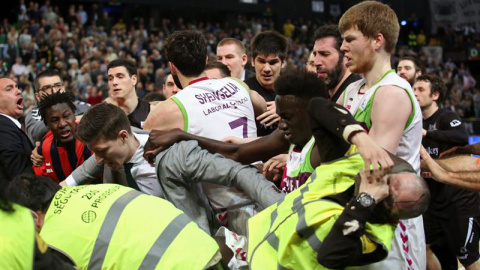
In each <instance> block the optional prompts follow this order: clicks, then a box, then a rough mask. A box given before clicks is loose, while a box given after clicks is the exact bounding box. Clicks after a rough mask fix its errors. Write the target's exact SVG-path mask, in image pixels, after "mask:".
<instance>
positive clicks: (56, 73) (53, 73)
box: [33, 68, 63, 92]
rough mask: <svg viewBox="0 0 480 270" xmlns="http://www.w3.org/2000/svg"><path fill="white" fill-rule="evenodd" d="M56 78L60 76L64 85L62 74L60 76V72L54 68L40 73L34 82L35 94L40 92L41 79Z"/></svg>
mask: <svg viewBox="0 0 480 270" xmlns="http://www.w3.org/2000/svg"><path fill="white" fill-rule="evenodd" d="M54 76H58V77H59V78H60V82H62V83H63V79H62V74H60V71H58V70H56V69H54V68H50V69H46V70H44V71H42V72H40V73H38V75H37V77H36V78H35V81H34V82H33V84H34V85H35V92H38V91H40V83H39V80H40V79H41V78H45V77H54Z"/></svg>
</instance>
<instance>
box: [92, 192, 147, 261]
mask: <svg viewBox="0 0 480 270" xmlns="http://www.w3.org/2000/svg"><path fill="white" fill-rule="evenodd" d="M140 194H141V193H140V192H137V191H135V190H131V191H129V192H127V193H125V194H123V195H122V197H120V198H118V199H117V200H116V201H115V202H114V203H113V204H112V206H111V207H110V209H108V213H107V216H106V217H105V220H104V221H103V224H102V228H101V229H100V233H99V234H98V236H97V240H96V241H95V245H94V246H93V250H92V255H91V257H90V262H89V263H88V269H100V268H102V265H103V260H104V259H105V255H106V254H107V250H108V244H107V243H110V240H111V239H112V235H113V232H114V231H115V228H116V227H117V222H118V220H119V219H120V215H121V214H122V213H123V210H124V209H125V207H126V206H127V204H128V203H130V202H131V201H132V200H133V199H135V198H136V197H138V196H139V195H140Z"/></svg>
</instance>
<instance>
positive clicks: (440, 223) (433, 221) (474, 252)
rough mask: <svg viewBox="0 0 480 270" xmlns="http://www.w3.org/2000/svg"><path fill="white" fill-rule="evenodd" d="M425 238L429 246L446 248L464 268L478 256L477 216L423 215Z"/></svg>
mask: <svg viewBox="0 0 480 270" xmlns="http://www.w3.org/2000/svg"><path fill="white" fill-rule="evenodd" d="M423 226H424V228H425V240H426V242H427V244H429V245H431V246H440V247H443V248H448V249H449V250H450V251H451V252H452V253H453V254H455V255H456V256H457V259H458V260H459V261H460V263H461V264H462V265H463V266H464V267H465V268H466V267H467V266H469V265H470V264H472V263H474V262H475V261H477V260H478V259H479V258H480V254H479V252H478V246H479V245H478V244H479V240H480V237H479V234H480V219H479V217H457V218H448V219H446V218H440V217H437V216H434V215H432V214H430V213H428V212H427V213H425V214H424V215H423Z"/></svg>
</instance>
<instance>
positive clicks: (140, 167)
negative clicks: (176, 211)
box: [128, 132, 165, 198]
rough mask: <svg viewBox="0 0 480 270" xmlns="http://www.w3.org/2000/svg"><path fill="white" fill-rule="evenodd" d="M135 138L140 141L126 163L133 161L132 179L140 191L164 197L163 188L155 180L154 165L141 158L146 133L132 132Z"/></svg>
mask: <svg viewBox="0 0 480 270" xmlns="http://www.w3.org/2000/svg"><path fill="white" fill-rule="evenodd" d="M133 134H134V135H135V138H137V140H138V141H139V142H140V145H139V146H138V148H137V151H135V154H133V156H132V158H131V159H130V160H129V161H128V163H133V166H132V169H131V170H130V172H131V173H132V177H133V179H135V181H136V182H137V185H138V187H139V188H140V191H141V192H144V193H147V194H150V195H153V196H157V197H161V198H164V197H165V196H164V194H163V190H162V188H161V187H160V184H159V183H158V180H157V174H156V172H155V165H152V164H150V163H148V161H147V160H146V159H145V158H143V146H144V145H145V144H146V143H147V140H148V134H138V133H135V132H133Z"/></svg>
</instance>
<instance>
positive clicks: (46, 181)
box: [7, 173, 60, 213]
mask: <svg viewBox="0 0 480 270" xmlns="http://www.w3.org/2000/svg"><path fill="white" fill-rule="evenodd" d="M59 190H60V186H59V185H58V184H57V183H55V181H53V180H52V179H50V178H48V177H45V176H42V175H35V174H32V173H22V174H19V175H17V176H16V177H15V178H14V179H13V180H12V182H10V184H9V185H8V187H7V193H8V194H9V198H10V200H11V201H12V202H14V203H18V204H20V205H23V206H25V207H27V208H30V209H31V210H33V211H40V212H42V213H46V212H47V210H48V207H49V206H50V203H51V202H52V199H53V197H54V196H55V193H57V191H59Z"/></svg>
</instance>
